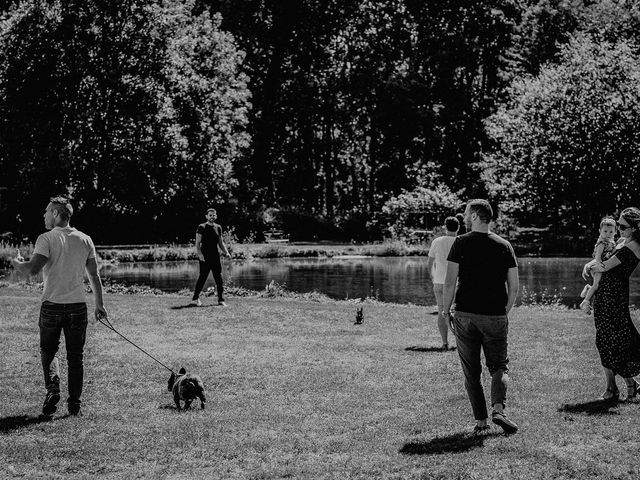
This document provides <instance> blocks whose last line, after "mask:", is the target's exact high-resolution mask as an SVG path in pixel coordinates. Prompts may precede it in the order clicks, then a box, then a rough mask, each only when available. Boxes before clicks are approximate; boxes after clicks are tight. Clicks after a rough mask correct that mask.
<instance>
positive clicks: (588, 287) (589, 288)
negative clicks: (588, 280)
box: [580, 285, 591, 298]
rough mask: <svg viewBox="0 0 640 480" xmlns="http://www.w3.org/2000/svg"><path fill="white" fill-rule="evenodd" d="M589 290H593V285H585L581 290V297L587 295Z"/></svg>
mask: <svg viewBox="0 0 640 480" xmlns="http://www.w3.org/2000/svg"><path fill="white" fill-rule="evenodd" d="M589 290H591V285H585V286H584V288H583V289H582V291H581V292H580V298H584V297H586V296H587V293H589Z"/></svg>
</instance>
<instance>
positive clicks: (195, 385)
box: [167, 368, 207, 410]
mask: <svg viewBox="0 0 640 480" xmlns="http://www.w3.org/2000/svg"><path fill="white" fill-rule="evenodd" d="M167 390H169V391H170V392H173V401H174V402H176V407H178V410H182V408H180V400H184V409H185V410H188V409H189V408H190V407H191V402H193V400H194V399H195V398H199V399H200V408H204V404H205V403H206V401H207V400H206V398H205V396H204V384H203V383H202V380H201V379H200V377H199V376H197V375H191V374H187V371H186V370H185V369H184V368H181V369H180V371H179V372H178V375H177V376H176V374H175V373H173V372H171V376H170V377H169V383H168V385H167Z"/></svg>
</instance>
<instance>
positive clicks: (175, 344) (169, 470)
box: [0, 288, 640, 479]
mask: <svg viewBox="0 0 640 480" xmlns="http://www.w3.org/2000/svg"><path fill="white" fill-rule="evenodd" d="M188 301H189V298H188V297H180V296H177V295H165V296H158V297H152V296H126V295H107V296H106V305H107V309H108V311H109V313H110V315H111V321H112V323H113V325H114V326H115V328H116V329H118V330H119V331H121V332H122V333H123V334H124V335H126V336H127V337H128V338H130V339H131V340H132V341H134V342H135V343H137V344H139V345H140V346H142V347H143V348H145V349H147V350H148V351H149V352H150V353H152V354H153V355H155V356H157V357H158V358H159V359H160V360H161V361H162V362H164V363H166V364H168V365H170V366H171V367H172V368H174V369H178V368H180V367H181V366H184V367H186V368H187V370H188V371H190V372H192V373H197V374H199V375H200V376H201V377H202V378H203V380H204V382H205V386H206V389H207V395H208V403H207V408H206V409H205V410H200V409H199V407H198V404H197V402H194V406H195V407H196V408H193V409H192V410H191V411H187V412H179V411H177V410H176V409H175V407H174V406H173V401H172V397H171V395H170V393H169V392H168V391H167V389H166V385H167V379H168V376H169V372H168V371H166V370H165V369H164V368H162V367H161V366H160V365H158V364H157V363H155V362H153V361H152V360H151V359H150V358H148V357H147V356H145V355H144V354H143V353H142V352H140V351H139V350H137V349H135V348H134V347H133V346H131V345H130V344H129V343H127V342H125V341H124V340H122V339H121V338H120V337H118V336H117V335H116V334H115V333H113V332H112V331H110V330H108V329H107V328H105V327H103V326H102V325H100V324H97V323H95V322H94V321H92V320H91V321H90V324H89V328H88V339H87V345H86V354H85V391H84V394H83V401H84V403H83V412H84V416H83V417H80V418H76V417H67V416H66V405H65V402H64V400H65V399H66V395H63V399H62V401H61V402H60V404H59V409H58V412H57V413H56V414H55V416H54V418H53V420H51V421H42V419H40V418H39V417H38V415H39V413H40V410H41V407H42V401H43V398H44V389H43V387H42V373H41V368H40V360H39V351H38V328H37V317H38V309H39V301H38V297H37V294H35V293H31V292H27V291H22V290H18V289H13V288H2V289H0V332H1V337H2V350H1V353H0V355H1V361H0V379H1V381H2V387H1V388H0V409H1V410H0V478H2V479H4V478H29V479H31V478H46V479H80V478H114V479H115V478H117V479H119V478H123V479H124V478H145V479H164V478H166V479H200V478H202V479H210V478H211V479H272V478H273V479H276V478H294V479H297V478H302V479H352V478H353V479H355V478H358V479H372V478H384V479H405V478H406V479H476V478H477V479H555V478H557V479H571V478H575V479H592V478H593V479H596V478H597V479H623V478H637V477H638V475H640V459H639V457H638V454H639V452H640V404H638V403H620V404H618V405H616V406H608V405H605V404H601V403H598V402H594V400H596V399H597V398H598V397H599V395H600V394H601V393H602V390H603V382H602V373H601V369H600V365H599V360H598V355H597V351H596V349H595V346H594V327H593V321H592V318H590V317H586V316H584V315H583V314H582V313H580V312H579V311H576V310H566V309H562V308H555V309H554V308H543V307H520V308H516V309H514V311H513V312H512V315H511V319H510V321H511V324H510V358H511V369H512V371H511V383H510V387H509V400H508V402H509V403H508V410H507V411H508V413H509V414H510V416H511V417H512V418H513V419H514V420H515V421H517V422H518V423H519V425H520V428H521V430H520V432H519V433H517V434H515V435H511V436H505V435H504V434H503V433H502V431H501V429H499V428H498V427H496V426H493V427H492V429H491V430H490V431H489V433H488V434H483V435H480V436H476V435H473V434H472V433H471V431H472V426H473V418H472V415H471V410H470V406H469V402H468V399H467V396H466V393H465V390H464V387H463V379H462V376H461V369H460V365H459V360H458V356H457V353H456V352H438V351H434V347H437V346H438V345H439V343H440V340H439V336H438V334H437V329H436V327H435V316H433V315H430V314H429V313H430V311H431V310H432V309H430V308H424V307H416V306H404V305H392V304H381V303H373V302H372V303H369V302H364V303H362V304H360V305H361V306H363V307H364V324H363V325H354V324H353V323H354V320H355V311H356V306H357V304H355V303H352V302H338V301H323V302H313V301H309V300H296V299H264V298H255V297H248V298H240V297H235V298H234V297H230V298H229V302H228V303H229V306H228V307H227V308H220V307H217V306H213V305H212V304H213V302H212V299H207V301H206V302H205V306H204V307H200V308H185V306H186V305H187V304H188ZM63 343H64V342H62V344H61V353H62V354H61V355H60V360H61V367H62V369H63V379H62V380H63V388H64V389H65V390H63V393H65V394H66V366H67V364H66V359H65V355H64V345H63ZM484 380H485V386H486V387H488V386H489V381H488V380H489V378H488V376H487V377H485V379H484ZM619 386H620V388H621V389H622V387H623V386H624V385H623V382H622V381H621V380H620V382H619ZM623 391H624V390H623ZM487 394H488V390H487Z"/></svg>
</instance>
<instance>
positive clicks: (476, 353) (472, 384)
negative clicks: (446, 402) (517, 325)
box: [453, 311, 509, 420]
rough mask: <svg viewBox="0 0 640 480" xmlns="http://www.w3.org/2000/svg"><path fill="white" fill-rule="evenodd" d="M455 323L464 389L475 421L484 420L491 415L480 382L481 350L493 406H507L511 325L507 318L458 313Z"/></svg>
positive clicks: (455, 316) (454, 319)
mask: <svg viewBox="0 0 640 480" xmlns="http://www.w3.org/2000/svg"><path fill="white" fill-rule="evenodd" d="M453 322H454V326H455V330H456V341H457V343H456V344H457V346H458V355H459V356H460V363H461V364H462V372H463V373H464V386H465V388H466V389H467V394H468V395H469V400H470V401H471V408H472V409H473V416H474V418H475V419H476V420H484V419H485V418H487V417H488V414H487V404H486V401H485V398H484V390H483V388H482V381H481V374H482V365H481V363H480V349H481V348H482V350H483V351H484V357H485V360H486V362H487V368H488V369H489V373H490V374H491V405H492V406H493V405H495V404H496V403H501V404H502V405H504V404H505V401H506V398H507V381H508V379H509V376H508V375H507V374H508V372H509V368H508V364H509V357H508V355H507V334H508V333H509V321H508V319H507V317H506V315H479V314H476V313H466V312H458V311H456V312H455V315H454V318H453Z"/></svg>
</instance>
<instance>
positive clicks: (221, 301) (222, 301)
mask: <svg viewBox="0 0 640 480" xmlns="http://www.w3.org/2000/svg"><path fill="white" fill-rule="evenodd" d="M218 305H219V306H221V307H226V306H227V304H226V303H224V300H219V301H218Z"/></svg>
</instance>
